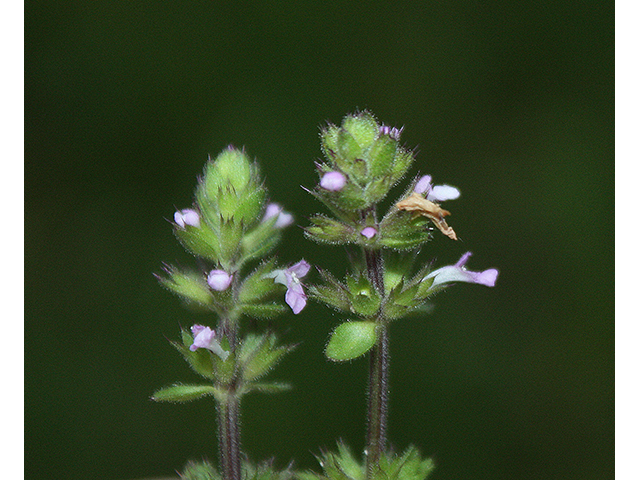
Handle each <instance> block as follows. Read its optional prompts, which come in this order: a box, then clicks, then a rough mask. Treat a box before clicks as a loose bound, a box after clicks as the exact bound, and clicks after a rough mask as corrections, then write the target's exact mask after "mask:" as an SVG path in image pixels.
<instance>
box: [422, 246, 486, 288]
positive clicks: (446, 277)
mask: <svg viewBox="0 0 640 480" xmlns="http://www.w3.org/2000/svg"><path fill="white" fill-rule="evenodd" d="M470 256H471V252H467V253H465V254H464V255H462V257H460V260H458V262H457V263H456V264H455V265H448V266H446V267H442V268H439V269H437V270H434V271H433V272H431V273H430V274H429V275H427V276H426V277H424V279H425V280H426V279H428V278H433V283H432V284H431V288H433V287H435V286H436V285H441V284H444V283H451V282H467V283H478V284H480V285H486V286H487V287H493V286H495V284H496V279H497V278H498V270H496V269H495V268H490V269H488V270H485V271H484V272H470V271H468V270H466V269H465V268H464V265H465V263H467V260H469V257H470Z"/></svg>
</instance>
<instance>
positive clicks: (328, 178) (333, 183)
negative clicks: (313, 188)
mask: <svg viewBox="0 0 640 480" xmlns="http://www.w3.org/2000/svg"><path fill="white" fill-rule="evenodd" d="M346 184H347V177H345V176H344V175H343V174H342V173H340V172H327V173H325V174H324V175H323V176H322V178H321V179H320V186H321V187H322V188H324V189H325V190H329V191H330V192H338V191H340V190H342V189H343V188H344V186H345V185H346Z"/></svg>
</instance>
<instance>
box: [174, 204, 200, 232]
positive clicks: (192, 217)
mask: <svg viewBox="0 0 640 480" xmlns="http://www.w3.org/2000/svg"><path fill="white" fill-rule="evenodd" d="M173 220H174V221H175V222H176V223H177V224H178V225H179V226H180V227H182V228H184V227H185V225H189V226H191V227H196V228H199V227H200V215H198V212H196V211H195V210H192V209H191V208H185V209H184V210H180V211H178V212H176V213H174V214H173Z"/></svg>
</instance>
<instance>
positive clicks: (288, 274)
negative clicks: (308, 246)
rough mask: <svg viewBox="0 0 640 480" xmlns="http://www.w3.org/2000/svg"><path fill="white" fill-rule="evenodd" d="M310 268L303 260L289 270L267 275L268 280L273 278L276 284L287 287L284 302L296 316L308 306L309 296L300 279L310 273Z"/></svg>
mask: <svg viewBox="0 0 640 480" xmlns="http://www.w3.org/2000/svg"><path fill="white" fill-rule="evenodd" d="M310 268H311V265H309V263H307V261H306V260H304V259H303V260H300V261H299V262H298V263H296V264H294V265H292V266H290V267H289V268H286V269H283V270H275V271H273V272H271V273H269V274H267V275H265V276H266V277H267V278H273V281H274V282H275V283H280V284H282V285H285V286H286V287H287V293H286V294H285V296H284V300H285V302H287V305H289V307H291V310H292V311H293V313H294V314H296V315H297V314H298V313H300V312H301V311H302V309H303V308H304V307H305V306H306V305H307V295H306V294H305V293H304V289H303V288H302V283H301V282H300V279H301V278H302V277H304V276H305V275H306V274H307V273H309V269H310Z"/></svg>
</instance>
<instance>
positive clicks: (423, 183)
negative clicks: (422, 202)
mask: <svg viewBox="0 0 640 480" xmlns="http://www.w3.org/2000/svg"><path fill="white" fill-rule="evenodd" d="M413 191H414V192H416V193H419V194H425V193H426V195H427V200H429V201H430V202H444V201H445V200H455V199H456V198H458V197H459V196H460V190H458V189H457V188H456V187H452V186H450V185H436V186H435V187H434V186H433V185H432V184H431V175H425V176H423V177H421V178H420V180H418V183H416V186H415V187H414V189H413Z"/></svg>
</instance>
